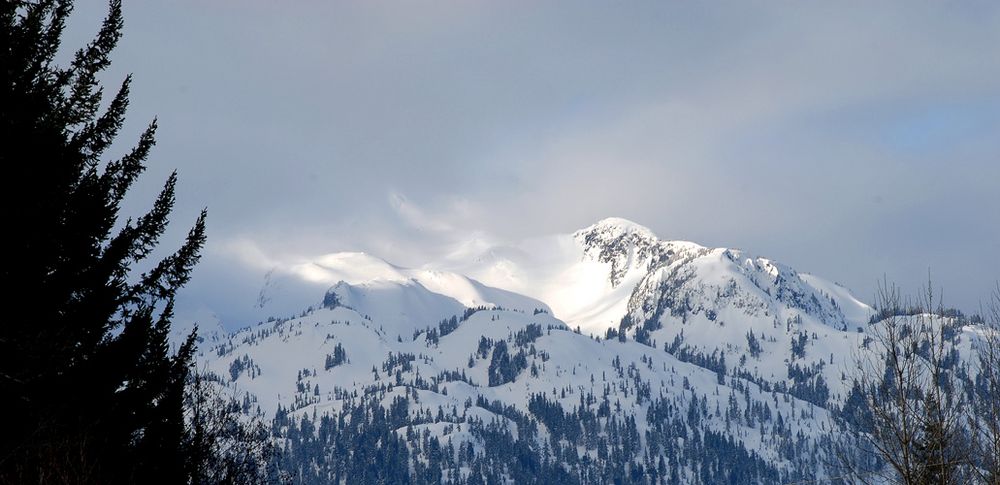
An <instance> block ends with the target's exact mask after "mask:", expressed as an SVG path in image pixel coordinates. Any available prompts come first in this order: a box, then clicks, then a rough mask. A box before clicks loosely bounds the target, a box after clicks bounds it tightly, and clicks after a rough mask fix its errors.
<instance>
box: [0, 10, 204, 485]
mask: <svg viewBox="0 0 1000 485" xmlns="http://www.w3.org/2000/svg"><path fill="white" fill-rule="evenodd" d="M71 8H72V5H71V2H69V1H65V0H31V1H18V0H10V1H4V2H2V4H0V24H2V25H0V90H2V93H0V99H2V100H3V101H2V102H0V133H3V138H4V142H3V143H0V165H2V166H3V167H4V169H5V173H4V176H3V177H2V178H0V180H2V181H3V182H2V184H3V190H0V193H2V196H0V197H2V201H3V202H2V203H3V205H4V210H3V213H4V219H5V221H4V222H5V223H4V227H5V231H4V236H5V237H4V244H5V247H6V249H7V250H6V251H5V255H6V256H7V258H6V261H5V262H4V264H2V265H0V274H2V278H3V280H2V282H3V285H4V287H5V288H7V290H5V297H4V303H5V304H4V319H3V321H2V323H0V396H2V399H3V401H4V407H5V408H6V409H7V412H6V413H5V416H6V417H7V418H8V419H7V424H6V426H5V429H4V432H3V433H0V482H4V483H58V482H62V483H123V482H128V483H134V482H142V483H177V482H182V481H185V478H184V476H185V473H187V468H189V467H188V463H189V462H190V460H191V458H190V455H189V454H188V451H187V449H186V446H185V444H184V443H185V425H184V409H183V401H184V384H185V379H186V377H187V372H188V367H189V362H190V359H191V356H192V349H193V344H194V335H193V334H192V335H191V336H190V337H189V338H188V339H187V341H186V343H185V344H183V345H182V346H181V347H180V348H179V349H178V350H177V351H176V353H173V354H172V353H171V352H170V349H169V348H168V343H167V334H168V331H169V329H170V320H171V317H172V313H173V312H172V309H173V303H174V296H175V294H176V292H177V290H178V288H180V287H181V286H183V285H184V284H185V283H186V282H187V281H188V278H189V276H190V273H191V270H192V267H193V266H194V265H195V263H196V262H197V261H198V254H199V250H200V248H201V247H202V245H203V244H204V241H205V213H204V211H203V212H202V214H201V215H200V216H199V217H198V218H197V220H196V221H195V222H194V225H193V227H192V228H191V229H190V231H189V233H188V235H187V238H186V240H185V241H184V242H183V244H182V245H181V246H180V248H179V249H178V250H177V251H176V252H174V253H173V254H170V255H168V256H166V257H165V258H163V259H162V260H159V261H150V260H149V256H150V254H151V252H152V251H153V250H154V249H155V248H156V247H157V244H158V242H159V240H160V237H161V236H162V234H163V233H164V230H165V229H166V227H167V218H168V215H169V214H170V212H171V209H172V208H173V205H174V191H175V186H176V183H177V177H176V174H174V175H171V176H170V177H169V178H168V179H167V180H166V183H165V184H164V186H163V189H162V190H161V191H160V193H159V195H158V196H157V197H156V198H155V200H154V201H153V203H152V208H151V209H150V210H149V211H148V212H147V213H145V214H144V215H142V216H140V217H137V218H135V219H131V218H129V219H125V220H123V219H122V217H120V215H119V209H120V207H121V203H122V200H123V198H124V197H125V195H126V193H127V191H128V190H129V188H130V187H131V186H132V185H133V184H134V183H135V181H136V179H137V177H138V176H139V175H140V174H141V173H142V171H143V170H144V161H145V160H146V158H147V156H148V155H149V153H150V149H151V148H152V147H153V145H154V143H155V140H154V134H155V132H156V122H155V120H154V121H153V122H151V123H150V124H149V126H148V127H147V128H146V130H145V131H144V132H143V133H142V135H141V136H140V137H139V140H138V142H137V143H136V144H135V146H134V147H133V148H132V149H131V150H130V151H128V152H127V153H125V155H124V156H122V157H121V158H117V159H110V160H108V159H106V158H105V156H104V155H105V153H106V151H107V149H108V148H109V147H110V146H111V144H112V142H113V141H114V140H115V138H116V136H117V135H118V132H119V129H120V128H121V127H122V124H123V121H124V116H125V111H126V107H127V106H128V96H129V86H130V83H131V77H126V78H125V79H124V81H123V82H122V84H121V85H120V87H118V89H117V91H116V92H115V94H114V95H113V96H112V97H111V98H110V100H106V99H105V97H104V94H105V93H104V90H103V88H102V86H101V85H100V83H99V82H98V79H97V78H98V74H99V73H100V72H101V71H102V70H104V69H105V68H107V67H108V65H109V63H110V57H109V56H110V53H111V51H112V49H113V48H114V47H115V45H116V44H117V42H118V40H119V38H120V37H121V31H122V25H123V24H122V12H121V4H120V1H118V0H112V1H111V2H110V5H109V10H108V14H107V17H106V18H105V19H104V21H103V24H102V25H101V28H100V30H99V32H98V33H97V35H96V37H95V38H94V39H93V41H91V42H90V43H89V44H87V45H86V46H84V47H83V48H81V49H79V50H78V51H76V54H75V55H74V56H73V57H72V61H71V62H70V63H69V65H68V66H65V67H61V66H57V65H56V64H55V63H54V58H55V56H56V53H57V51H59V49H60V36H61V34H62V31H63V26H64V24H65V21H66V19H67V17H68V15H69V14H70V11H71ZM140 265H141V267H143V268H146V270H145V271H143V272H139V271H137V270H136V269H135V268H136V266H140Z"/></svg>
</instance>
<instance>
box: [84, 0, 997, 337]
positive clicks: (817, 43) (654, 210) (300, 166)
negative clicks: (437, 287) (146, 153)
mask: <svg viewBox="0 0 1000 485" xmlns="http://www.w3.org/2000/svg"><path fill="white" fill-rule="evenodd" d="M101 10H102V9H101V7H100V2H97V1H94V2H79V4H78V5H77V9H76V12H75V13H74V15H73V17H72V18H71V20H70V22H69V25H68V30H67V33H66V34H67V35H66V38H65V41H64V42H65V44H66V45H67V46H69V47H75V46H78V45H80V44H81V43H82V42H84V41H85V40H86V39H88V38H89V37H90V36H91V35H92V33H93V32H94V31H95V30H96V29H97V27H98V24H99V21H100V18H101V15H102V11H101ZM128 72H131V73H134V82H133V88H132V96H131V98H132V106H131V109H130V112H129V124H128V125H127V127H126V129H125V131H124V132H123V134H122V136H121V137H120V140H119V141H120V142H121V143H120V144H119V150H124V149H126V148H127V145H128V143H126V142H130V140H133V139H135V138H136V137H137V136H138V133H139V132H140V130H141V129H142V127H143V126H144V125H145V123H147V122H148V121H149V120H150V119H151V118H152V117H154V116H157V117H158V118H159V123H160V131H159V133H158V145H157V147H156V150H155V151H154V152H153V155H152V157H151V159H150V168H149V170H148V172H147V175H146V176H144V177H143V179H142V181H141V182H140V183H139V186H138V187H137V188H136V189H135V190H134V191H133V193H132V195H131V198H130V204H129V207H128V210H129V211H131V213H133V214H135V213H139V211H141V210H142V209H144V208H146V207H148V205H149V203H150V201H151V199H152V197H153V194H154V193H155V191H156V189H157V188H158V185H159V184H160V183H162V180H163V179H164V178H165V177H166V175H167V174H168V173H169V171H171V170H173V169H177V170H178V171H179V174H180V184H179V191H178V207H177V210H176V211H175V215H174V218H173V219H174V221H175V225H174V232H172V233H171V235H170V237H171V238H172V241H177V240H178V239H179V238H180V236H181V235H182V233H183V231H184V230H186V227H187V226H188V225H189V224H190V221H192V220H193V219H194V217H195V215H196V213H197V211H198V210H199V209H200V208H201V207H203V206H207V207H208V209H209V213H210V214H209V217H210V219H209V242H208V247H207V248H206V252H205V257H204V260H203V264H202V265H200V267H199V268H198V270H197V272H196V274H195V279H194V280H193V281H192V283H191V284H190V285H189V288H188V289H187V290H186V292H185V300H184V301H185V303H184V304H185V307H186V308H188V309H190V308H194V307H199V306H204V307H206V308H211V309H212V310H214V311H216V312H218V313H219V314H220V316H221V317H222V318H223V321H224V322H225V323H226V325H227V326H229V327H231V328H232V327H238V326H240V325H243V324H247V323H251V322H245V321H242V320H243V319H245V318H248V316H247V315H249V313H248V312H246V311H245V310H246V309H248V308H249V307H251V306H252V305H253V304H254V301H255V298H256V295H257V291H258V290H259V288H260V286H261V285H262V284H263V280H264V272H265V271H266V269H263V266H266V264H268V263H270V262H273V263H274V264H280V263H281V262H288V261H293V260H296V259H298V258H309V257H311V256H315V255H319V254H323V253H328V252H334V251H343V250H363V251H368V252H371V253H373V254H376V255H379V256H382V257H384V258H386V259H388V260H390V261H393V262H397V263H399V264H403V265H420V264H422V263H424V262H426V261H428V260H430V259H433V258H434V257H436V256H438V255H440V254H442V253H443V252H445V251H447V250H448V249H449V248H451V247H453V246H454V245H456V244H460V243H461V242H462V241H463V240H465V239H469V238H473V237H478V238H482V239H486V240H490V241H511V240H517V239H519V238H523V237H526V236H531V235H541V234H548V233H556V232H570V231H573V230H575V229H578V228H581V227H584V226H587V225H589V224H591V223H593V222H595V221H597V220H598V219H601V218H603V217H607V216H620V217H626V218H629V219H632V220H634V221H636V222H639V223H641V224H644V225H646V226H648V227H650V228H651V229H652V230H653V231H654V232H656V233H657V234H658V235H659V236H661V237H662V238H668V239H686V240H692V241H696V242H699V243H701V244H704V245H709V246H727V247H739V248H744V249H747V250H749V251H751V252H753V253H756V254H760V255H763V256H766V257H770V258H772V259H775V260H778V261H781V262H784V263H786V264H789V265H792V266H793V267H795V268H797V269H799V270H800V271H805V272H810V273H814V274H818V275H822V276H825V277H826V278H828V279H832V280H835V281H838V282H840V283H842V284H844V285H846V286H848V287H849V288H852V289H853V290H854V291H855V293H856V294H858V295H859V296H860V297H862V298H863V299H866V300H871V297H870V296H871V295H872V292H873V288H874V285H875V282H876V280H878V279H880V278H881V277H882V275H883V274H885V275H886V276H887V277H888V278H889V279H891V280H896V281H897V282H899V283H900V284H901V285H902V286H903V288H904V289H906V290H911V291H912V290H916V289H917V288H918V286H919V285H920V284H921V282H923V281H925V280H926V278H927V272H928V270H930V271H931V274H932V276H933V279H934V281H935V283H936V284H937V285H939V286H942V287H944V289H945V303H950V304H952V305H956V306H959V307H961V308H963V309H966V310H974V309H975V308H976V307H977V306H978V302H979V301H980V300H981V299H983V298H984V297H985V296H986V295H987V292H988V289H989V288H990V287H991V286H992V285H993V282H994V281H996V279H997V278H1000V192H998V186H1000V184H998V182H1000V3H997V2H985V1H984V2H975V1H970V2H961V3H958V2H926V3H924V2H905V3H896V4H894V3H892V2H856V3H853V2H830V3H828V4H822V3H821V2H768V3H764V2H733V3H726V2H651V3H643V2H601V3H591V2H580V1H573V2H559V3H550V2H539V1H531V2H527V1H525V2H416V1H404V2H395V3H392V4H389V3H381V2H371V1H364V2H361V1H359V2H329V1H315V2H314V1H294V2H273V1H210V2H206V1H204V0H197V1H193V0H189V1H185V0H175V1H170V2H150V1H138V0H134V1H131V2H127V4H126V5H125V35H124V38H123V40H122V43H121V44H120V46H119V48H118V49H117V51H116V53H115V56H114V64H113V66H112V69H111V70H110V71H109V72H108V73H107V76H105V79H106V80H107V81H108V82H109V84H112V85H114V84H117V83H118V82H120V78H121V77H122V76H123V75H124V74H125V73H128ZM109 89H110V88H109ZM319 298H321V296H317V298H316V299H317V300H318V299H319Z"/></svg>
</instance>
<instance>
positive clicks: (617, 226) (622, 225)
mask: <svg viewBox="0 0 1000 485" xmlns="http://www.w3.org/2000/svg"><path fill="white" fill-rule="evenodd" d="M589 233H598V234H607V235H610V236H612V237H617V236H621V235H625V234H636V235H639V236H640V237H642V238H643V239H656V234H654V233H653V231H651V230H650V229H649V228H648V227H646V226H643V225H642V224H639V223H637V222H634V221H630V220H628V219H625V218H622V217H606V218H604V219H601V220H599V221H597V222H596V223H595V224H593V225H591V226H590V227H586V228H584V229H581V230H579V231H577V232H576V234H589Z"/></svg>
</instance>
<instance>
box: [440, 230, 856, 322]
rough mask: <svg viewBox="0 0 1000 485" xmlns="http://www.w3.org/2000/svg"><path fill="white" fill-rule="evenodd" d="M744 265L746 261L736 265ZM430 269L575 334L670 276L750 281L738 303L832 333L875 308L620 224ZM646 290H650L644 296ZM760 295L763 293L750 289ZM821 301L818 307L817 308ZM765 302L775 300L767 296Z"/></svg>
mask: <svg viewBox="0 0 1000 485" xmlns="http://www.w3.org/2000/svg"><path fill="white" fill-rule="evenodd" d="M737 259H738V260H739V261H737ZM431 266H436V267H443V268H448V269H451V270H454V271H456V272H459V273H462V274H466V275H469V276H470V277H472V278H475V279H477V280H479V281H482V282H483V283H485V284H487V285H490V286H495V287H497V288H505V289H509V290H511V291H514V292H517V293H522V294H526V295H531V296H533V297H535V298H538V299H539V300H542V301H544V302H545V303H547V304H548V305H549V306H550V307H552V310H553V312H554V314H555V316H557V317H559V318H560V319H562V320H563V321H565V322H566V323H567V324H569V325H570V326H571V327H573V328H575V327H577V326H579V327H580V328H581V329H582V330H583V331H584V333H594V334H598V335H603V334H604V333H605V332H606V330H607V329H608V328H617V327H618V326H619V323H620V322H621V320H622V318H623V317H625V316H626V314H628V313H632V312H633V310H634V307H636V306H638V305H641V302H640V300H641V299H642V298H643V297H644V296H645V294H646V293H648V292H649V291H651V290H650V288H648V287H649V286H650V285H655V284H657V283H658V282H659V280H660V279H662V277H663V274H662V272H663V271H672V272H675V273H677V274H678V275H679V276H680V277H683V276H685V275H689V274H692V273H697V277H698V279H699V280H702V281H705V282H706V283H708V282H709V281H711V282H714V283H712V284H711V285H709V286H712V285H714V287H721V286H724V285H727V284H728V282H729V281H730V280H737V281H744V280H749V281H748V283H749V284H747V285H745V286H746V287H745V288H741V289H743V290H747V291H748V292H741V293H740V294H732V295H729V297H731V299H732V300H737V299H741V298H749V297H751V296H752V295H753V294H754V293H756V292H757V291H758V290H759V291H773V292H774V295H773V298H774V299H777V300H778V303H780V304H782V305H785V306H793V307H797V308H801V309H802V310H803V311H805V312H807V313H810V314H812V315H814V316H815V317H817V318H819V319H820V320H822V321H824V322H827V323H828V324H830V325H833V326H838V325H839V326H843V325H844V324H846V325H853V324H856V323H861V322H865V321H867V318H868V312H869V310H870V308H869V307H868V306H867V305H866V304H864V303H862V302H861V301H859V300H858V299H856V298H855V297H853V296H852V295H851V294H850V292H849V291H848V290H847V289H845V288H843V287H840V286H838V285H835V284H833V283H829V282H826V281H824V280H823V279H821V278H819V277H815V276H812V275H800V274H799V273H797V272H795V271H794V270H792V269H791V268H788V267H786V266H783V265H780V264H778V263H775V262H772V261H770V260H768V259H765V258H761V257H757V256H753V255H748V254H744V253H743V252H742V251H739V250H734V249H725V248H716V249H711V248H706V247H703V246H700V245H698V244H695V243H692V242H687V241H669V240H661V239H659V238H657V236H656V235H655V234H653V232H652V231H650V230H649V229H648V228H646V227H643V226H641V225H639V224H636V223H634V222H631V221H628V220H626V219H621V218H608V219H604V220H601V221H599V222H597V223H596V224H594V225H592V226H589V227H587V228H584V229H581V230H579V231H576V232H575V233H573V234H570V235H556V236H549V237H544V238H539V239H533V240H529V241H525V242H522V243H519V244H516V245H510V246H502V247H496V248H490V249H488V250H486V251H484V252H483V253H481V254H480V256H479V257H477V258H475V259H474V260H473V261H464V260H458V261H456V260H445V261H443V262H439V263H434V264H432V265H431ZM640 285H646V288H639V286H640ZM751 287H756V289H753V290H752V289H751ZM813 295H816V297H817V299H818V300H817V302H816V303H815V304H814V303H813V302H812V301H811V298H812V296H813ZM765 299H772V298H771V296H768V297H767V298H765Z"/></svg>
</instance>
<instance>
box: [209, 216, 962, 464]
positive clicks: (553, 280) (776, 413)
mask: <svg viewBox="0 0 1000 485" xmlns="http://www.w3.org/2000/svg"><path fill="white" fill-rule="evenodd" d="M299 274H305V275H307V276H308V278H309V279H310V280H311V281H312V282H314V283H315V284H322V285H325V286H326V287H327V288H328V289H327V291H326V293H325V295H321V294H317V295H316V296H315V298H314V301H315V305H313V306H312V307H310V308H308V309H304V310H303V311H302V312H301V313H299V314H298V315H297V316H295V317H289V318H275V319H271V320H269V321H267V322H262V323H260V324H257V325H255V326H251V327H247V328H245V329H243V330H240V331H238V332H235V333H232V334H230V335H228V336H225V337H222V338H218V339H212V340H206V341H205V343H204V344H203V346H202V347H201V357H200V358H201V359H202V362H203V365H205V366H206V368H207V369H208V370H209V371H210V372H211V373H212V375H213V376H214V380H215V381H216V382H217V383H219V384H220V385H223V386H226V387H228V388H230V389H232V390H234V392H237V393H239V395H240V396H241V399H242V402H243V403H244V407H245V409H247V410H252V409H259V410H260V411H261V412H262V413H264V415H266V416H268V417H269V418H273V419H274V423H275V424H274V426H275V430H274V432H275V434H276V436H278V437H279V438H280V439H279V442H280V444H281V446H282V447H283V448H284V449H285V450H286V451H287V453H286V454H284V455H283V456H284V457H285V458H284V459H286V460H288V462H287V463H285V466H286V467H290V468H292V469H298V470H300V474H299V475H298V477H297V480H299V481H301V482H309V481H315V482H330V481H334V482H339V481H341V480H342V479H347V478H346V477H353V478H352V480H360V481H362V482H364V481H365V480H366V479H365V478H364V477H368V478H370V479H371V481H378V480H383V481H386V480H387V481H390V482H391V481H393V478H400V477H406V478H407V480H410V481H427V482H431V483H434V482H441V481H446V482H447V481H451V482H466V481H467V482H470V483H476V482H477V480H489V479H491V478H496V479H502V480H506V481H510V480H513V481H514V482H518V483H520V482H522V481H527V482H544V483H563V482H565V483H576V482H585V483H601V482H604V483H606V482H613V481H616V480H617V481H619V482H640V483H641V482H650V483H657V482H660V483H663V482H666V483H719V482H729V483H759V482H764V481H768V482H776V481H778V480H783V481H791V480H793V479H802V478H813V477H816V476H823V475H825V474H828V472H829V470H828V468H827V465H828V463H825V462H824V461H823V457H829V456H830V455H829V446H830V445H831V443H832V440H834V439H835V438H836V437H837V436H838V435H839V433H840V432H841V431H842V428H841V426H843V424H842V423H840V422H839V421H837V420H834V419H832V416H833V415H834V414H836V413H837V412H838V409H839V407H840V405H841V403H843V402H844V400H845V399H846V397H847V395H848V391H849V390H850V388H851V382H849V379H848V377H847V376H848V374H849V373H847V372H846V371H847V369H848V367H849V365H850V362H849V361H848V360H849V356H851V355H852V353H857V352H859V351H861V349H864V348H866V347H867V346H868V344H869V342H868V340H869V339H868V338H867V331H868V330H867V327H868V320H869V318H870V314H871V309H870V307H868V305H866V304H865V303H863V302H861V301H859V300H858V299H856V298H855V297H853V296H852V295H851V293H850V292H849V291H848V290H846V289H845V288H843V287H840V286H838V285H835V284H832V283H829V282H826V281H825V280H823V279H821V278H819V277H816V276H812V275H807V274H800V273H798V272H796V271H795V270H794V269H792V268H790V267H787V266H784V265H781V264H779V263H776V262H774V261H771V260H768V259H765V258H762V257H758V256H754V255H749V254H746V253H744V252H743V251H740V250H735V249H723V248H719V249H711V248H705V247H702V246H699V245H697V244H694V243H690V242H683V241H663V240H660V239H658V238H657V237H656V236H655V235H654V234H653V233H652V232H651V231H649V230H648V229H646V228H644V227H642V226H639V225H637V224H635V223H632V222H629V221H626V220H623V219H605V220H603V221H600V222H598V223H597V224H595V225H593V226H590V227H588V228H585V229H582V230H580V231H577V232H575V233H573V234H572V235H564V236H553V237H547V238H540V239H535V240H531V241H526V242H524V243H520V244H517V245H509V246H502V247H494V248H490V249H488V250H486V251H484V252H481V253H480V254H479V255H478V256H476V257H473V258H468V260H459V259H456V258H450V259H446V260H445V261H440V262H435V263H431V264H428V265H427V266H426V267H425V268H422V269H406V268H401V267H397V266H394V265H392V264H390V263H387V262H385V261H383V260H380V259H378V258H376V257H373V256H370V255H365V254H360V253H339V254H334V255H329V256H326V257H324V258H321V259H319V260H317V261H314V262H312V263H309V264H308V266H306V267H303V268H299ZM578 327H579V328H580V331H574V329H576V328H578ZM959 333H961V331H960V332H959ZM966 350H967V348H966ZM359 460H360V461H362V462H365V463H369V462H371V461H372V460H376V461H378V462H379V463H382V464H383V465H384V466H382V467H381V468H379V469H378V470H369V469H366V468H364V467H363V466H362V467H361V468H357V467H358V466H359V465H358V463H359ZM366 474H369V475H366ZM415 477H416V478H415ZM417 478H419V479H417Z"/></svg>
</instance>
